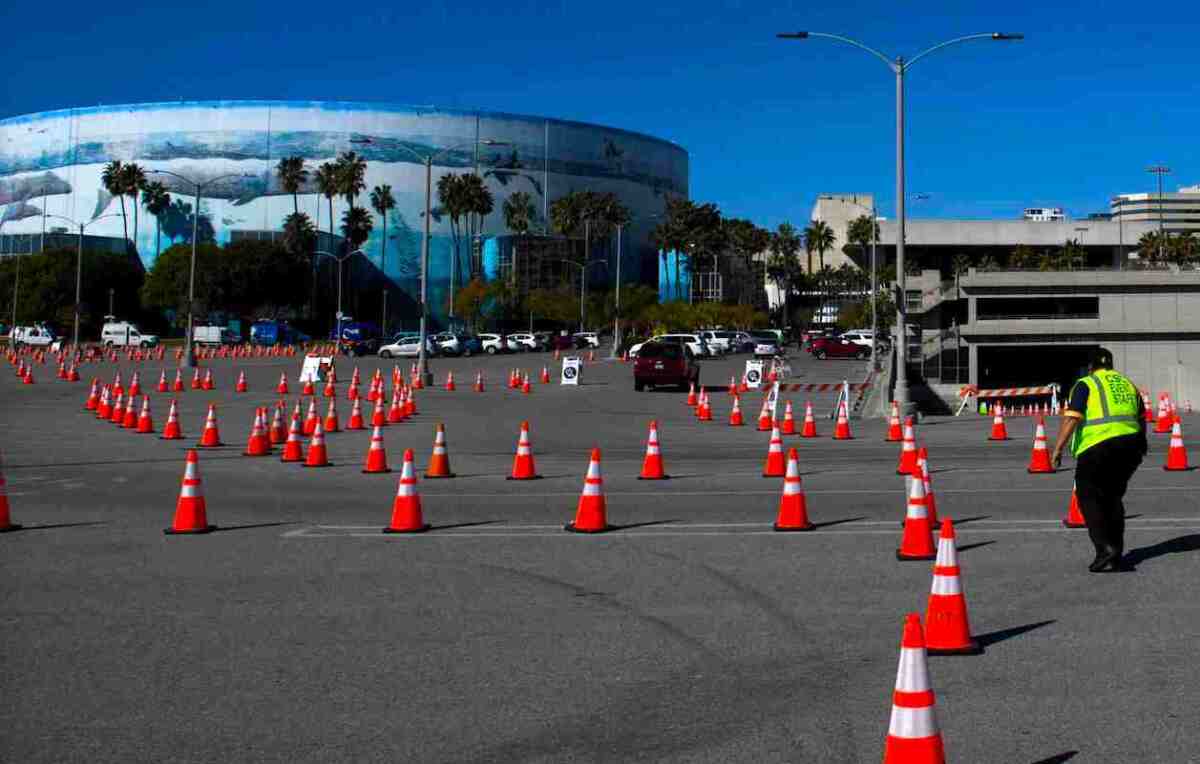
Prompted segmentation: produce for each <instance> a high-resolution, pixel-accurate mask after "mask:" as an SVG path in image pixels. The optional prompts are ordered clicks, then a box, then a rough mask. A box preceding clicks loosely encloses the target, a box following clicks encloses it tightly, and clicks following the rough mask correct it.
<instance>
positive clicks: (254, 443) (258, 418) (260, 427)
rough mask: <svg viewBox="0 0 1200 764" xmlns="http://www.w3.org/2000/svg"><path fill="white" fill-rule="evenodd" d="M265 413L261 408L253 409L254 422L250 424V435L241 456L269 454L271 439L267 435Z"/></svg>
mask: <svg viewBox="0 0 1200 764" xmlns="http://www.w3.org/2000/svg"><path fill="white" fill-rule="evenodd" d="M266 427H267V422H266V414H264V413H263V410H262V409H261V408H258V409H255V410H254V424H253V425H251V426H250V437H249V438H248V439H247V440H246V450H245V451H243V452H242V456H270V455H271V441H270V438H269V437H268V436H267V430H266Z"/></svg>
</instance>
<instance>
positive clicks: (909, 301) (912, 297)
mask: <svg viewBox="0 0 1200 764" xmlns="http://www.w3.org/2000/svg"><path fill="white" fill-rule="evenodd" d="M921 307H922V303H921V290H920V289H906V290H904V309H905V310H906V311H908V312H910V313H911V312H914V311H915V312H920V310H921Z"/></svg>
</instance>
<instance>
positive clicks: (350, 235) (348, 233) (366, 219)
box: [342, 207, 374, 252]
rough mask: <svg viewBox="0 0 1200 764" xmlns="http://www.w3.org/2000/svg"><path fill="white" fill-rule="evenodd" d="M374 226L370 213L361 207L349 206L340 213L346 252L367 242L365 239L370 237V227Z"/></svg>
mask: <svg viewBox="0 0 1200 764" xmlns="http://www.w3.org/2000/svg"><path fill="white" fill-rule="evenodd" d="M372 228H374V221H372V220H371V213H370V212H367V210H366V209H365V208H363V207H351V208H350V209H348V210H346V211H345V212H343V213H342V235H343V236H345V237H346V242H347V245H348V246H349V249H348V250H347V251H348V252H353V251H354V250H356V249H358V248H359V247H361V246H362V245H363V244H366V243H367V239H369V238H371V229H372Z"/></svg>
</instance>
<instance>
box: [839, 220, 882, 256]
mask: <svg viewBox="0 0 1200 764" xmlns="http://www.w3.org/2000/svg"><path fill="white" fill-rule="evenodd" d="M846 239H847V242H846V246H845V247H843V251H845V250H846V249H847V248H849V249H850V250H851V251H850V252H847V253H846V254H851V253H853V252H858V253H862V252H866V251H867V247H869V246H870V245H871V243H872V242H877V241H879V223H877V222H874V223H873V221H872V220H871V216H870V215H859V216H858V217H856V218H855V219H854V220H851V221H850V225H849V226H847V227H846Z"/></svg>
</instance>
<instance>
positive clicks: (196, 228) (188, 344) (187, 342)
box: [146, 170, 256, 368]
mask: <svg viewBox="0 0 1200 764" xmlns="http://www.w3.org/2000/svg"><path fill="white" fill-rule="evenodd" d="M146 173H147V174H152V173H153V174H156V175H170V176H171V177H173V178H178V179H179V180H181V181H183V182H184V183H187V184H188V185H190V186H192V188H193V189H194V190H195V196H196V208H195V209H194V210H192V264H191V268H190V270H189V274H188V319H187V333H186V334H185V335H184V336H183V342H184V347H185V348H186V349H185V350H184V353H183V362H182V364H181V366H183V367H184V368H190V367H192V366H195V365H196V352H195V350H194V348H193V342H192V326H193V324H194V323H195V309H196V239H197V238H198V236H199V232H200V195H201V194H202V193H203V191H204V189H205V188H207V187H209V186H211V185H213V184H214V183H217V182H218V181H222V180H226V179H228V178H253V177H256V176H254V175H252V174H250V173H243V172H231V173H229V174H227V175H218V176H217V177H215V178H211V179H209V180H206V181H204V182H203V183H199V182H197V181H195V180H192V179H191V178H188V177H186V176H184V175H180V174H179V173H176V172H170V171H169V170H146Z"/></svg>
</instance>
